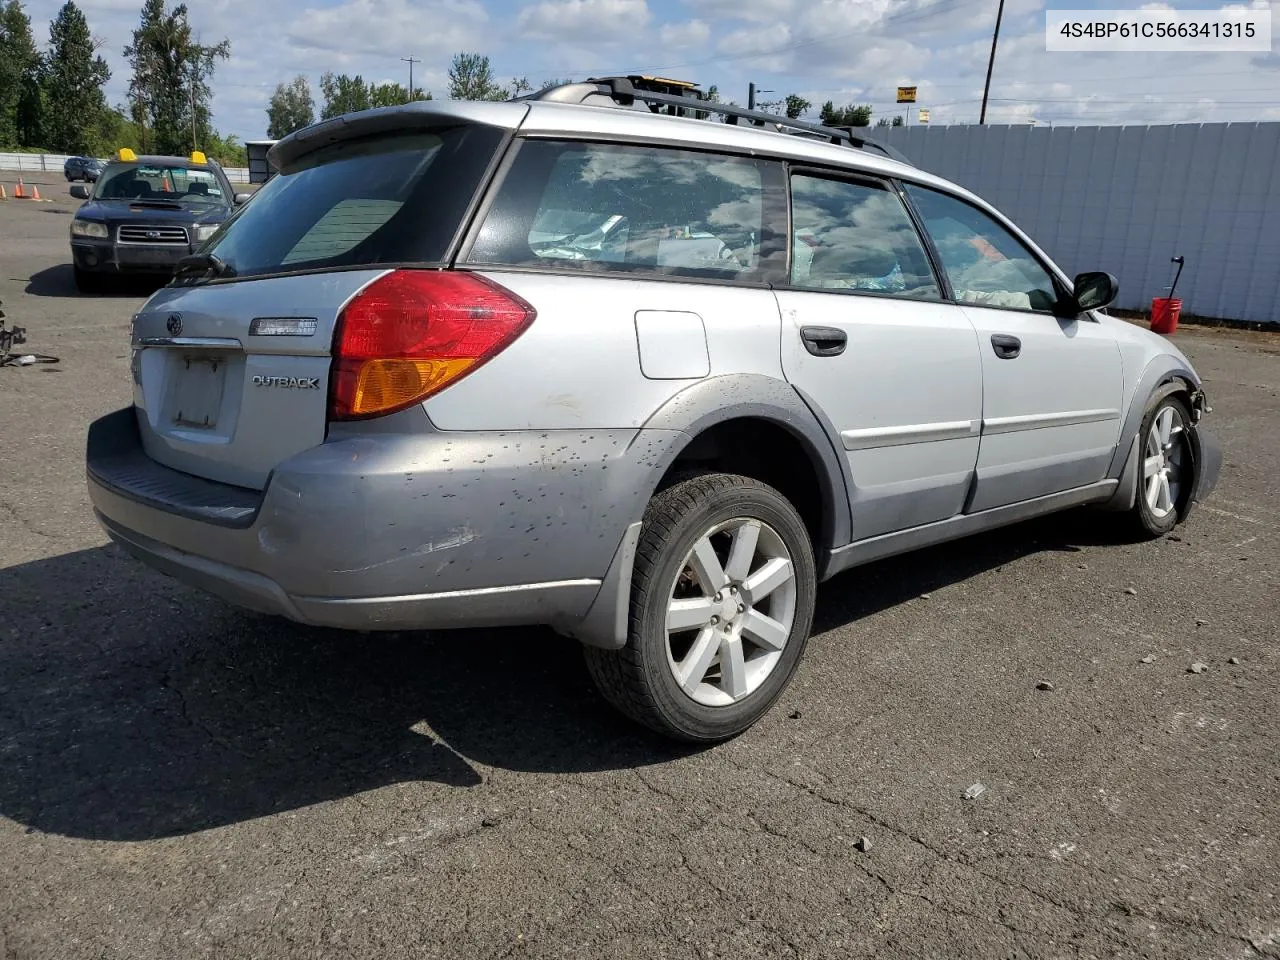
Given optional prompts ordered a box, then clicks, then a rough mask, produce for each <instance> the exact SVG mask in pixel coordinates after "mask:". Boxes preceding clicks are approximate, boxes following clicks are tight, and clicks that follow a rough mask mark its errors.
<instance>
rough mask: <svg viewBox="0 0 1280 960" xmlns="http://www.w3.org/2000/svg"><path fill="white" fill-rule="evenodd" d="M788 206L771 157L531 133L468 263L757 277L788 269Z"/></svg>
mask: <svg viewBox="0 0 1280 960" xmlns="http://www.w3.org/2000/svg"><path fill="white" fill-rule="evenodd" d="M784 204H785V200H784V197H783V190H782V173H781V167H780V166H779V165H778V164H776V163H773V162H771V161H765V160H757V159H748V158H741V157H730V156H723V155H719V154H712V153H699V152H695V151H691V150H669V149H663V148H654V147H631V146H616V145H606V144H590V143H559V142H552V141H542V140H531V141H527V142H525V143H523V144H522V145H521V147H520V151H519V153H518V155H517V156H516V158H515V161H514V163H513V164H512V166H511V169H510V172H509V173H508V174H507V176H506V179H505V180H504V181H503V183H502V186H501V188H500V189H499V191H498V194H497V196H496V198H495V200H494V203H493V206H492V208H491V210H490V212H489V214H488V216H487V217H486V218H485V222H484V223H483V225H482V226H481V229H480V232H479V234H478V236H477V238H476V241H475V243H474V245H473V247H472V250H471V253H470V255H469V256H468V258H467V259H468V261H469V262H471V263H486V264H503V265H511V266H543V267H554V268H558V269H563V268H569V269H583V270H589V271H618V272H634V271H640V272H647V273H657V274H667V275H674V276H692V277H705V278H709V279H724V280H736V281H740V282H765V281H766V280H767V279H769V278H770V277H771V276H772V275H775V274H777V273H779V272H780V271H781V270H782V269H783V268H784V266H785V254H786V250H785V246H784V243H783V239H782V230H781V229H778V227H779V226H780V225H782V224H785V206H784Z"/></svg>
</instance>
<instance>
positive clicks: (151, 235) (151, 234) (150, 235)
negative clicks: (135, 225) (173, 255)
mask: <svg viewBox="0 0 1280 960" xmlns="http://www.w3.org/2000/svg"><path fill="white" fill-rule="evenodd" d="M147 239H148V240H159V239H160V231H159V230H148V231H147Z"/></svg>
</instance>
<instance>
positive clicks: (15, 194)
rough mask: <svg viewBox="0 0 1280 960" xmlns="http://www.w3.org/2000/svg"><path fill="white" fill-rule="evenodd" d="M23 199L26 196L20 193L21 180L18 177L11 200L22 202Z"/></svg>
mask: <svg viewBox="0 0 1280 960" xmlns="http://www.w3.org/2000/svg"><path fill="white" fill-rule="evenodd" d="M25 197H26V194H25V193H23V192H22V178H21V177H19V178H18V185H17V186H16V187H14V188H13V199H15V200H22V199H23V198H25Z"/></svg>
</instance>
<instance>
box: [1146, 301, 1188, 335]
mask: <svg viewBox="0 0 1280 960" xmlns="http://www.w3.org/2000/svg"><path fill="white" fill-rule="evenodd" d="M1181 315H1182V301H1181V300H1178V299H1176V298H1170V297H1156V298H1155V299H1154V300H1152V301H1151V330H1152V332H1153V333H1160V334H1164V335H1165V336H1168V335H1169V334H1171V333H1173V331H1175V330H1177V329H1178V317H1180V316H1181Z"/></svg>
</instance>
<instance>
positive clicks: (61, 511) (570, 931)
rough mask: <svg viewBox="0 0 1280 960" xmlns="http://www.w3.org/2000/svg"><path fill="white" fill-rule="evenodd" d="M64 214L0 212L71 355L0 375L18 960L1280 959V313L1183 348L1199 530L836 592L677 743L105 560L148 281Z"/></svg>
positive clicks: (467, 641) (588, 710)
mask: <svg viewBox="0 0 1280 960" xmlns="http://www.w3.org/2000/svg"><path fill="white" fill-rule="evenodd" d="M49 193H53V191H52V190H51V191H49ZM46 195H48V194H46ZM70 210H71V207H70V205H69V204H67V203H66V202H59V203H51V204H25V205H24V204H19V203H17V202H14V201H9V202H7V203H6V202H3V201H0V300H3V301H4V309H5V310H6V311H7V312H8V314H9V320H10V322H16V323H18V324H21V325H24V326H26V327H27V328H28V330H29V337H30V340H29V343H28V345H27V349H29V350H33V351H39V352H43V353H50V354H55V355H57V356H59V357H60V358H61V362H60V363H59V364H57V365H54V366H43V367H42V366H36V367H26V368H3V369H0V451H3V452H2V453H0V522H2V523H3V526H2V527H0V529H2V531H3V532H2V533H0V613H2V616H0V957H2V958H5V960H35V958H58V960H71V958H112V960H116V958H128V960H135V958H136V960H153V958H154V960H161V958H163V960H170V958H174V957H183V958H205V957H236V958H257V957H272V958H275V957H289V958H292V957H357V956H358V957H378V958H398V957H406V958H409V957H412V958H429V957H441V958H446V957H447V958H456V957H495V958H496V957H530V958H532V957H582V958H600V957H644V958H655V957H673V958H684V957H703V958H711V957H725V958H734V960H742V958H753V957H770V958H773V957H838V958H847V957H870V956H876V957H894V958H896V957H974V958H995V957H1036V958H1040V957H1043V958H1059V957H1061V958H1076V957H1168V958H1197V960H1201V958H1203V960H1210V958H1220V960H1246V958H1251V957H1255V956H1270V957H1276V956H1280V901H1278V900H1277V894H1278V893H1280V832H1278V830H1277V827H1278V826H1280V768H1278V767H1277V760H1276V758H1277V754H1278V747H1280V710H1277V705H1278V697H1277V664H1278V657H1280V643H1278V641H1280V590H1278V589H1277V584H1278V583H1280V546H1278V544H1277V530H1278V529H1280V505H1277V502H1276V499H1275V497H1274V493H1273V491H1274V489H1275V478H1276V477H1277V476H1280V429H1278V428H1277V424H1280V399H1278V393H1280V336H1278V337H1275V338H1272V337H1267V336H1257V335H1253V336H1240V335H1234V334H1230V333H1223V332H1204V331H1194V330H1185V331H1183V332H1180V333H1179V334H1178V341H1179V343H1180V345H1182V346H1183V347H1184V348H1185V349H1186V350H1187V351H1188V353H1189V354H1190V355H1191V357H1192V358H1193V360H1194V361H1195V362H1196V364H1197V366H1198V368H1199V369H1200V371H1201V372H1202V373H1203V374H1204V375H1205V377H1206V379H1207V381H1208V389H1209V392H1210V397H1211V401H1212V404H1213V407H1214V411H1213V413H1212V414H1211V417H1210V420H1211V422H1212V425H1213V428H1214V429H1215V430H1216V431H1217V432H1218V434H1219V435H1220V436H1221V438H1222V439H1223V441H1224V443H1225V446H1226V463H1225V466H1224V470H1223V475H1222V480H1221V483H1220V485H1219V488H1218V491H1217V493H1216V494H1215V495H1214V497H1213V498H1212V499H1211V500H1210V501H1209V502H1208V503H1207V504H1205V505H1203V506H1202V507H1201V508H1199V509H1198V510H1197V512H1196V513H1195V514H1194V515H1193V516H1192V517H1191V519H1190V520H1189V521H1188V523H1187V524H1186V525H1185V526H1184V527H1182V528H1180V529H1179V531H1178V532H1177V534H1176V535H1175V536H1171V537H1169V538H1168V539H1165V540H1163V541H1160V542H1156V543H1132V542H1126V541H1125V540H1124V539H1123V538H1120V537H1117V536H1116V535H1115V534H1114V533H1113V532H1112V530H1111V527H1110V524H1109V521H1110V519H1111V518H1108V517H1106V516H1099V515H1093V514H1088V513H1080V512H1077V513H1072V514H1068V515H1064V516H1061V517H1058V518H1050V519H1048V520H1045V521H1038V522H1033V523H1029V524H1024V525H1021V526H1018V527H1013V528H1010V529H1007V530H1004V531H999V532H996V533H994V534H991V535H987V536H983V537H980V538H977V539H974V540H970V541H965V542H961V543H957V544H951V545H948V546H945V547H941V548H936V549H933V550H929V551H927V552H924V553H920V554H916V555H914V556H910V557H906V558H900V559H896V560H891V561H887V562H883V563H880V564H877V565H874V566H871V567H867V568H863V569H860V570H856V571H853V572H851V573H848V574H846V575H844V576H841V577H840V578H838V579H836V580H834V581H833V582H831V583H828V584H826V585H825V586H824V587H823V588H822V589H821V591H820V593H819V604H818V621H817V625H816V635H815V637H814V639H813V641H812V642H811V643H810V645H809V649H808V653H807V656H806V658H805V660H804V662H803V663H802V665H801V668H800V671H799V674H798V676H797V677H796V680H795V682H794V683H793V685H792V686H791V688H790V689H789V691H788V692H787V693H786V695H785V696H784V698H783V699H782V700H781V702H780V703H779V704H778V705H777V707H776V708H775V710H774V711H773V712H772V713H771V714H770V715H769V716H768V717H766V718H765V719H764V720H763V721H762V722H761V723H760V724H759V725H758V726H757V727H756V728H754V729H753V730H751V731H749V732H748V733H747V734H745V735H743V736H742V737H740V738H739V739H737V740H735V741H733V742H731V743H728V744H724V745H722V746H719V747H716V748H714V749H709V750H689V749H685V748H680V747H675V746H672V745H670V744H667V743H665V742H663V741H660V740H658V739H655V738H653V737H651V736H649V735H648V734H646V733H644V732H642V731H640V730H638V729H636V728H633V727H632V726H630V725H629V724H628V723H626V722H625V721H623V720H621V719H619V718H617V717H616V716H615V715H614V714H613V713H612V712H611V711H610V710H609V709H608V708H607V707H606V706H605V705H604V704H603V703H602V701H601V700H600V699H599V698H598V697H597V696H596V695H595V693H594V692H593V690H592V688H591V685H590V682H589V680H588V678H587V676H586V674H585V671H584V669H583V667H582V664H581V662H580V658H579V654H578V651H577V649H576V647H575V645H574V644H573V643H572V642H571V641H568V640H564V639H561V638H559V637H557V636H556V635H554V634H553V633H551V632H549V631H546V630H502V631H474V632H467V633H454V634H446V633H438V634H430V635H412V634H403V635H395V636H373V637H362V636H346V635H341V634H337V633H330V632H324V631H317V630H310V629H304V628H301V627H296V626H291V625H288V624H283V623H278V622H274V621H271V620H267V619H263V618H260V617H255V616H252V615H249V614H243V613H240V612H237V611H236V610H234V609H232V608H230V607H228V606H226V605H224V604H223V603H221V602H220V601H217V600H215V599H212V598H209V597H205V596H203V595H201V594H199V593H197V592H195V591H193V590H190V589H187V588H185V587H183V586H180V585H178V584H177V583H174V582H172V581H170V580H167V579H165V578H164V577H162V576H159V575H157V574H154V573H152V572H150V571H148V570H146V569H144V568H142V567H140V566H139V565H137V564H135V563H134V562H132V561H131V560H129V559H127V558H126V557H125V556H123V555H122V554H121V553H120V552H118V551H117V550H116V549H115V548H113V547H110V546H108V545H107V542H106V539H105V537H104V536H103V534H102V533H101V532H100V530H99V529H98V527H97V526H96V524H95V523H94V521H93V520H92V517H91V514H90V511H89V507H88V502H87V498H86V495H85V491H84V482H83V473H82V444H83V439H84V432H85V428H86V425H87V423H88V422H89V421H90V420H91V419H92V418H93V417H96V416H98V415H100V414H103V413H106V412H108V411H110V410H113V409H116V408H118V407H120V406H122V405H124V404H126V403H127V402H128V398H129V376H128V365H127V364H128V360H127V354H128V347H127V336H128V321H129V316H130V314H131V312H132V310H133V309H135V308H136V307H137V305H138V304H139V303H140V302H141V300H142V297H143V296H145V294H146V290H145V289H133V290H128V291H125V292H123V293H121V294H119V295H115V296H105V297H98V298H85V297H79V296H77V295H76V294H75V293H74V289H73V284H72V281H71V271H70V267H69V265H68V249H67V223H68V213H69V212H70ZM1127 588H1133V589H1134V590H1135V591H1136V593H1129V592H1126V590H1127ZM1233 657H1234V658H1236V659H1237V660H1238V661H1239V662H1238V663H1233V662H1230V661H1231V658H1233ZM1147 658H1151V659H1150V662H1144V660H1147ZM1195 661H1202V662H1204V663H1205V664H1207V665H1208V670H1207V671H1206V672H1204V673H1202V674H1198V675H1197V674H1192V673H1189V672H1188V666H1189V665H1190V664H1191V663H1192V662H1195ZM1041 680H1049V681H1051V682H1052V684H1053V686H1054V689H1053V690H1052V691H1041V690H1037V689H1036V686H1037V683H1039V682H1040V681H1041ZM976 783H981V784H983V785H984V786H985V788H986V789H985V792H983V793H982V794H981V795H980V796H978V797H977V798H976V799H972V800H968V799H965V797H964V794H965V791H966V790H967V789H968V788H969V787H970V786H971V785H973V784H976ZM864 837H865V838H866V839H867V840H868V841H869V842H870V846H869V849H867V850H865V851H864V850H861V849H859V846H860V844H861V840H862V838H864Z"/></svg>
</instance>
